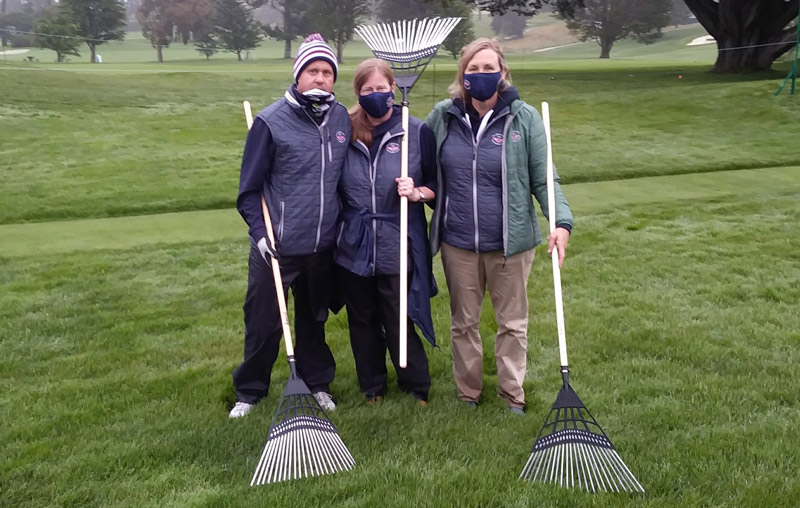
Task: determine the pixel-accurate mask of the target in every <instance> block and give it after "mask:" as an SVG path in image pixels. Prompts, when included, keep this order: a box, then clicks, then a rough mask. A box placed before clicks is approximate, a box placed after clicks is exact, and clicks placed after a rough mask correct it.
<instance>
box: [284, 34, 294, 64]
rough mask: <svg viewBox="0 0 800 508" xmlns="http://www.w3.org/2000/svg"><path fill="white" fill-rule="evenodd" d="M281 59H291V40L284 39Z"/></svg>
mask: <svg viewBox="0 0 800 508" xmlns="http://www.w3.org/2000/svg"><path fill="white" fill-rule="evenodd" d="M283 58H285V59H287V60H288V59H290V58H292V40H291V39H286V40H284V41H283Z"/></svg>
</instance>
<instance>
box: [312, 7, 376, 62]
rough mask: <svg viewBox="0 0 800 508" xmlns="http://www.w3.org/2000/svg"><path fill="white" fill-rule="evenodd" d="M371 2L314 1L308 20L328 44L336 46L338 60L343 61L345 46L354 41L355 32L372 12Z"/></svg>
mask: <svg viewBox="0 0 800 508" xmlns="http://www.w3.org/2000/svg"><path fill="white" fill-rule="evenodd" d="M370 3H371V2H370V1H369V0H312V1H311V2H310V5H309V10H308V13H307V18H308V21H309V28H311V29H312V30H314V29H316V30H317V31H319V33H321V34H322V36H323V37H325V39H326V40H327V41H328V43H330V44H332V45H334V46H336V58H337V59H338V60H339V61H340V62H341V61H342V50H343V49H344V45H345V44H347V43H348V42H350V41H351V40H352V39H353V31H354V29H355V27H356V26H358V25H359V24H360V23H361V22H362V20H363V19H364V18H365V17H367V16H368V15H369V14H370V12H371V10H370Z"/></svg>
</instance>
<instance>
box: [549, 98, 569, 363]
mask: <svg viewBox="0 0 800 508" xmlns="http://www.w3.org/2000/svg"><path fill="white" fill-rule="evenodd" d="M542 121H543V122H544V134H545V137H546V138H547V215H548V219H549V220H548V222H550V234H551V235H552V234H553V232H554V231H555V230H556V184H555V177H554V173H555V171H554V170H553V144H552V141H551V139H552V138H551V135H550V105H549V104H548V103H547V102H542ZM550 258H551V259H552V260H553V292H554V293H555V297H556V323H557V325H558V352H559V355H560V357H561V367H563V368H566V367H568V366H569V363H567V333H566V329H565V326H564V301H563V299H562V296H561V269H560V268H559V267H558V248H553V252H552V254H551V255H550Z"/></svg>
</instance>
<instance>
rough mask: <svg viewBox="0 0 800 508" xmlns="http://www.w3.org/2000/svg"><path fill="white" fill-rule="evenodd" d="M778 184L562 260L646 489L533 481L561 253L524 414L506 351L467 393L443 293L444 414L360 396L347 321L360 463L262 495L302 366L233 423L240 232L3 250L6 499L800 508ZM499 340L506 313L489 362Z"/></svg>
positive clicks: (590, 353) (578, 357)
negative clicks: (258, 472)
mask: <svg viewBox="0 0 800 508" xmlns="http://www.w3.org/2000/svg"><path fill="white" fill-rule="evenodd" d="M795 183H797V181H796V182H795ZM762 187H763V188H762ZM774 187H775V186H774V185H773V184H772V183H771V181H770V180H765V185H763V186H759V185H757V184H752V185H751V188H750V189H749V192H747V193H744V194H736V195H729V196H724V197H718V198H708V199H703V200H675V199H674V198H668V200H667V201H662V202H655V203H647V204H638V205H636V204H634V205H628V206H621V205H620V204H619V203H618V204H617V205H616V206H613V207H610V208H605V209H603V208H602V207H597V208H594V209H593V210H594V211H586V212H584V213H583V214H582V215H581V216H580V222H579V224H580V226H579V227H580V231H581V233H580V236H576V237H575V239H574V241H573V242H572V247H571V249H570V257H569V259H568V262H567V265H566V267H565V270H564V291H565V298H566V300H565V305H566V314H567V330H568V342H569V345H570V348H571V349H570V353H571V354H570V359H571V364H572V366H573V385H574V387H575V389H576V390H577V392H578V393H579V394H580V395H581V397H582V398H583V399H584V401H585V402H586V404H587V405H588V407H589V408H590V410H592V411H593V412H594V413H595V416H596V417H597V418H598V421H599V422H600V423H601V425H603V426H604V427H605V429H606V431H607V432H608V434H609V436H610V437H611V439H612V440H613V441H614V442H615V444H616V445H617V446H618V448H619V449H620V452H621V454H622V456H623V458H624V459H625V460H626V462H627V463H628V465H629V466H630V467H631V468H632V469H633V471H634V472H635V473H636V475H637V476H638V478H639V479H640V481H641V482H642V483H643V485H644V486H645V488H646V489H647V495H646V496H645V497H644V498H641V499H640V498H638V497H634V498H631V497H628V496H624V495H623V496H620V495H597V496H587V495H585V494H582V493H578V492H570V491H562V490H558V489H551V488H543V487H541V486H532V485H527V484H519V483H517V482H516V476H517V475H518V474H519V471H520V469H521V467H522V465H523V464H524V462H525V460H526V458H527V455H528V453H529V448H530V446H531V444H532V442H533V439H534V438H535V435H536V432H537V431H538V429H539V426H540V425H541V423H542V421H543V418H544V416H545V414H546V411H547V409H548V407H549V404H550V403H551V402H552V399H553V398H554V397H555V393H556V392H557V390H558V387H559V381H558V366H557V349H556V344H555V332H554V324H553V321H554V319H553V308H552V296H551V295H552V293H551V291H552V290H551V289H550V288H551V286H550V284H551V283H550V275H549V263H547V262H545V261H543V260H544V258H540V261H539V262H537V263H536V266H535V269H534V274H533V277H532V282H531V286H530V295H531V305H532V314H533V316H534V320H533V324H532V326H531V330H530V345H529V370H528V377H527V380H526V383H525V385H526V390H527V393H528V404H529V409H528V413H527V415H526V416H524V417H521V418H520V417H513V416H512V415H510V414H509V413H508V411H506V410H505V409H504V406H503V403H502V402H501V401H500V400H499V399H497V398H496V397H495V396H494V395H493V394H494V392H495V391H496V377H495V369H494V366H493V362H492V357H491V355H487V358H486V360H485V365H484V367H485V385H486V386H485V396H484V403H483V404H482V405H481V406H480V408H479V409H478V410H477V411H469V410H466V409H464V408H461V407H459V405H458V403H457V402H456V401H455V397H454V385H453V382H452V379H451V373H450V345H449V339H448V333H447V329H448V320H447V292H446V289H445V288H442V289H443V291H442V294H441V295H440V296H438V297H437V298H436V299H435V300H434V314H435V316H436V317H435V326H436V331H437V334H438V337H439V340H440V343H441V349H440V350H438V351H430V353H429V354H430V358H431V372H432V376H433V388H432V395H431V404H430V406H429V407H428V408H426V409H421V408H417V407H415V406H414V403H413V400H411V399H410V397H407V396H404V395H401V394H400V393H399V392H398V391H397V390H396V388H395V387H393V386H392V388H391V389H390V391H389V394H388V397H387V400H386V401H385V403H383V404H381V405H379V406H377V407H365V406H363V403H362V396H361V395H360V393H359V392H358V389H357V387H356V382H355V375H354V371H353V365H352V356H351V354H350V352H349V344H348V339H347V336H346V326H345V321H344V317H343V316H336V317H334V318H332V319H331V320H330V322H329V325H328V332H329V340H330V343H331V345H332V347H333V349H334V353H335V356H336V359H337V362H338V365H339V370H338V374H337V378H336V380H335V382H334V385H333V391H334V393H335V394H336V396H337V397H338V399H339V401H340V405H339V408H338V409H337V411H336V412H335V413H333V416H332V417H333V419H334V421H335V423H336V424H337V426H338V427H339V430H340V434H341V436H342V438H343V440H344V441H345V443H346V444H347V446H348V447H349V448H350V450H351V452H352V453H353V455H354V457H355V458H356V461H357V465H356V467H355V469H354V470H353V471H351V472H348V473H345V474H340V475H336V476H332V477H328V478H322V479H314V480H306V481H301V482H294V483H288V484H285V485H276V486H268V487H264V488H255V489H249V488H247V486H246V485H247V482H248V480H249V477H250V475H251V474H252V471H253V469H254V467H255V464H256V461H257V458H258V455H259V453H260V450H261V448H262V447H263V444H264V443H263V442H264V439H265V438H266V432H267V429H268V422H269V420H270V419H271V416H272V413H273V411H274V409H275V406H276V403H277V400H278V397H279V391H280V389H281V388H282V384H283V383H284V382H285V379H286V375H287V369H286V366H285V364H284V362H283V361H282V360H279V362H278V363H277V366H276V369H275V372H274V374H273V383H274V388H275V389H274V390H272V393H271V394H270V396H269V398H267V399H266V400H265V401H263V403H262V404H261V405H260V406H259V407H258V410H257V411H256V412H255V414H253V415H252V416H250V417H248V418H247V419H245V420H243V421H228V420H227V418H226V411H227V408H228V407H229V404H230V403H231V401H232V397H233V394H232V388H231V382H230V371H231V369H232V368H233V367H234V366H235V365H236V361H237V359H238V358H239V355H240V350H241V323H240V320H241V311H240V305H241V301H242V296H243V292H244V286H245V279H246V274H245V266H244V262H243V260H244V257H245V255H246V252H247V245H246V241H245V240H244V239H243V238H238V239H236V240H223V241H209V242H195V243H188V244H187V243H177V244H170V243H162V244H158V245H149V246H143V247H140V248H133V249H129V248H128V249H120V250H97V251H94V252H92V253H91V254H87V253H86V252H72V253H70V252H66V253H59V254H58V255H52V254H50V253H48V252H46V251H43V252H41V253H40V254H38V255H28V256H26V257H20V258H5V259H4V260H3V261H4V262H3V265H4V269H3V270H2V272H0V273H2V285H3V288H4V291H3V292H2V295H1V296H0V309H2V311H0V312H1V313H2V320H1V322H2V325H0V333H2V338H3V339H2V341H1V342H0V365H2V368H1V369H0V372H2V373H3V374H2V377H0V387H2V391H3V394H4V396H3V397H2V399H0V405H2V411H1V412H0V415H1V416H0V429H1V430H0V437H1V438H2V441H3V442H4V443H5V444H6V446H5V460H4V461H3V463H2V466H0V467H1V468H2V469H0V474H2V477H3V478H4V482H3V489H2V492H1V493H0V495H1V496H2V499H3V503H2V504H3V506H19V507H26V506H31V507H33V506H251V505H253V504H262V505H269V506H275V505H277V506H283V505H286V504H289V503H290V502H293V503H296V504H299V505H302V506H322V505H326V506H330V505H344V506H372V505H376V504H379V503H383V504H387V505H392V506H396V505H415V506H538V505H542V504H547V505H554V504H556V503H558V504H561V503H564V504H569V505H576V504H577V505H588V506H626V505H629V504H630V505H633V504H635V505H637V506H723V505H725V506H757V505H762V506H764V505H766V506H780V505H783V506H789V505H791V504H792V503H793V502H794V500H795V499H796V498H797V496H798V495H800V482H798V479H797V476H796V474H794V473H793V471H796V470H797V468H798V467H800V463H798V452H799V451H800V445H798V443H797V440H796V439H795V437H796V436H795V430H796V425H795V422H796V420H797V417H798V409H797V408H798V402H799V401H798V393H800V377H798V373H797V369H795V368H794V366H795V365H796V364H797V362H798V361H800V356H798V347H797V346H798V343H799V342H800V335H798V334H797V330H798V327H800V317H798V315H797V313H796V312H793V310H792V309H794V307H795V306H796V302H797V299H798V297H800V286H799V285H798V283H797V281H798V280H800V269H799V268H798V267H799V266H800V264H798V260H799V259H800V258H798V254H797V250H796V245H797V244H798V241H800V235H798V230H797V228H796V227H795V225H796V222H797V220H798V219H800V214H799V213H798V208H797V205H796V203H797V198H798V189H797V185H795V186H794V188H793V189H789V188H785V189H781V190H775V188H774ZM632 197H636V196H632ZM639 197H640V198H642V199H650V197H649V196H639ZM584 199H585V198H584ZM577 201H578V202H579V203H580V202H581V201H582V200H580V199H578V200H577ZM579 203H576V208H577V209H581V206H582V205H581V204H579ZM588 208H589V209H591V208H592V207H591V206H589V207H588ZM754 239H757V241H754ZM540 256H541V251H540ZM437 272H438V278H439V280H440V281H443V277H442V274H441V270H440V268H439V267H438V265H437ZM442 285H443V284H442ZM600 294H602V298H600V297H599V295H600ZM493 330H494V322H493V319H492V316H491V312H489V307H488V306H487V307H486V313H485V316H484V318H483V320H482V325H481V332H482V334H483V336H484V337H485V341H486V349H487V350H489V351H491V350H492V349H493V348H492V335H493ZM298 496H299V497H298Z"/></svg>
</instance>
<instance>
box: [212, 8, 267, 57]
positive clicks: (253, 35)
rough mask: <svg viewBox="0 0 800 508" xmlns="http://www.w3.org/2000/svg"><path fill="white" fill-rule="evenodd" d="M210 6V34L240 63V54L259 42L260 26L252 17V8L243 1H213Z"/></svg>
mask: <svg viewBox="0 0 800 508" xmlns="http://www.w3.org/2000/svg"><path fill="white" fill-rule="evenodd" d="M212 5H213V7H214V15H213V17H212V21H211V31H210V34H211V35H212V36H214V38H215V39H216V40H217V41H218V42H219V45H220V47H221V48H222V49H224V50H225V51H230V52H231V53H236V58H237V59H238V60H239V61H240V62H241V61H242V52H243V51H249V50H251V49H253V48H255V47H256V46H258V44H259V43H260V42H261V25H260V24H259V23H258V21H256V20H255V18H254V17H253V6H252V5H251V4H249V3H247V2H246V1H245V0H213V4H212Z"/></svg>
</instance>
